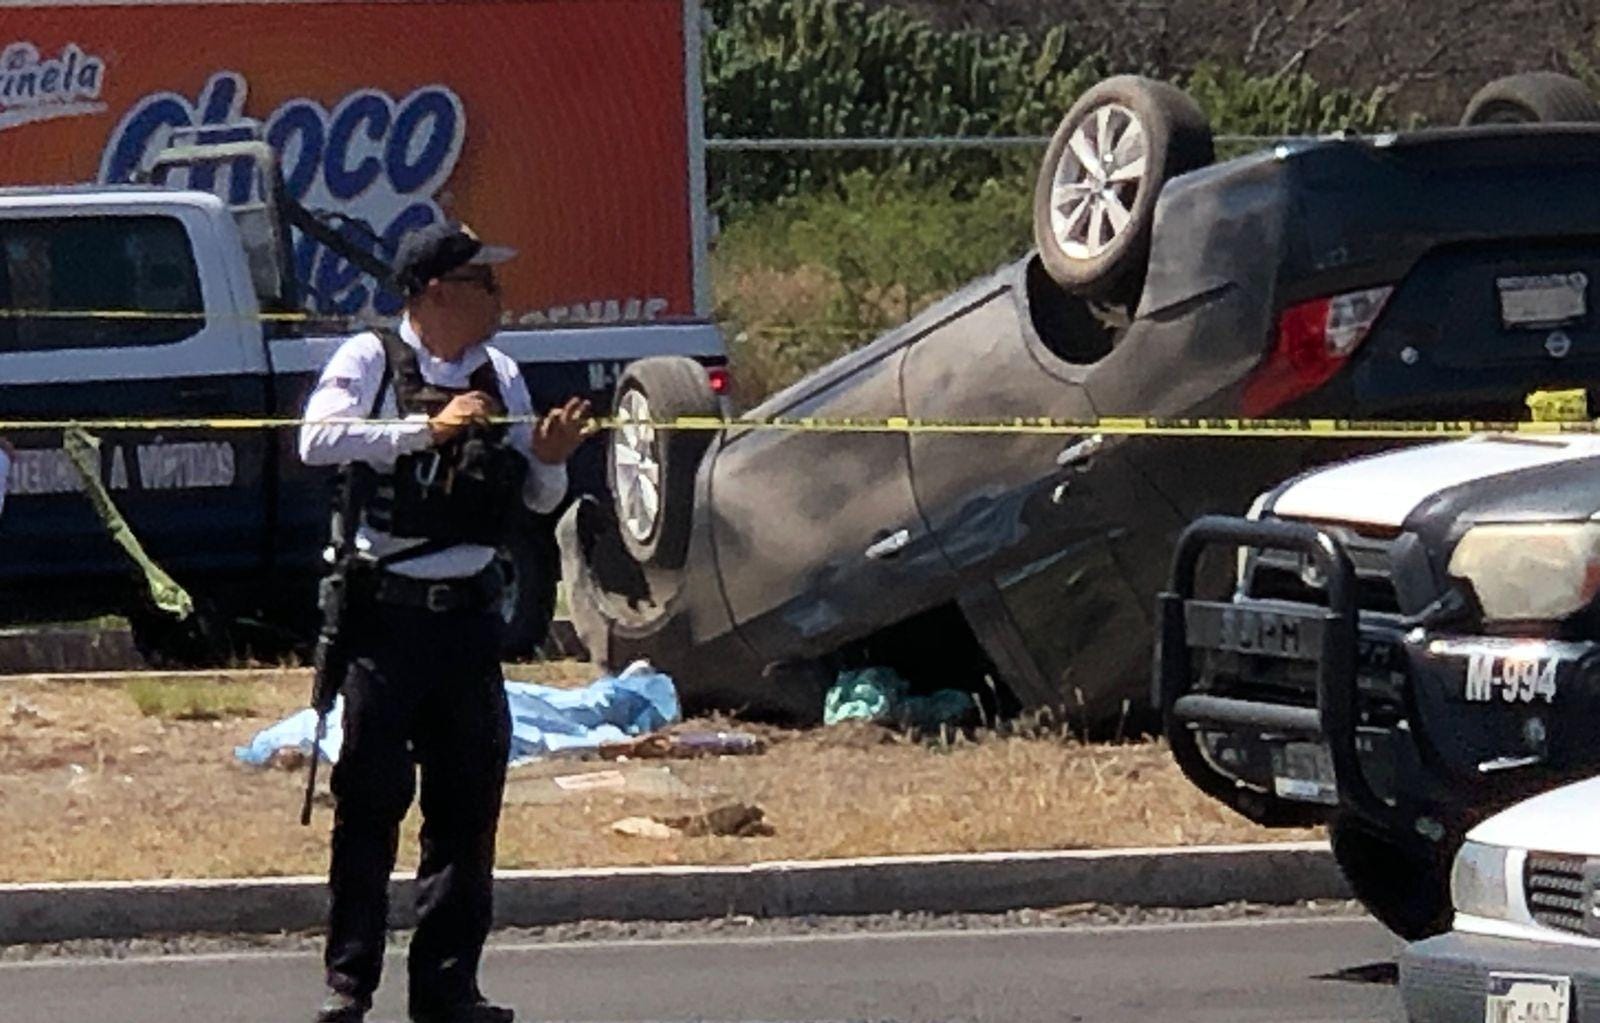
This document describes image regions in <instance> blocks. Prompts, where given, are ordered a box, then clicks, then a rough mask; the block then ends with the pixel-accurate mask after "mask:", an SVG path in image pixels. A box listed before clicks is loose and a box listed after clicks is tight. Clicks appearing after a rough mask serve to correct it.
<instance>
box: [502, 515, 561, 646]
mask: <svg viewBox="0 0 1600 1023" xmlns="http://www.w3.org/2000/svg"><path fill="white" fill-rule="evenodd" d="M495 562H496V564H497V565H498V566H499V568H500V572H501V574H502V575H503V576H504V578H505V593H504V596H503V597H502V599H501V604H500V609H499V612H500V621H501V633H500V656H501V657H502V658H505V659H507V660H518V659H522V658H527V657H533V656H534V655H536V654H537V653H538V652H539V649H540V647H542V646H543V645H544V641H545V639H546V638H548V637H549V635H550V623H551V621H553V620H554V619H555V613H556V583H557V581H558V580H559V579H560V575H561V553H560V551H558V550H557V549H556V542H555V536H554V533H553V532H552V530H551V529H550V527H549V526H547V525H545V524H544V523H543V522H541V521H539V520H532V519H530V520H526V521H523V522H519V523H518V524H517V526H516V528H515V529H513V530H512V533H511V536H510V537H509V538H508V539H507V540H506V542H505V543H504V544H503V545H502V546H501V547H500V549H499V551H498V552H496V555H495Z"/></svg>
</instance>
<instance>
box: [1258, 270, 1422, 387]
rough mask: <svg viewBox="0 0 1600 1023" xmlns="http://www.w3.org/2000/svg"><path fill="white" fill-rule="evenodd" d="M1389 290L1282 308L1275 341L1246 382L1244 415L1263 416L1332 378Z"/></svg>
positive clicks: (1364, 336)
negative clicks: (1263, 360) (1264, 359)
mask: <svg viewBox="0 0 1600 1023" xmlns="http://www.w3.org/2000/svg"><path fill="white" fill-rule="evenodd" d="M1392 294H1394V288H1392V287H1384V288H1365V289H1363V290H1361V291H1349V292H1346V293H1345V294H1343V295H1334V296H1332V297H1330V298H1314V299H1312V300H1311V301H1309V302H1301V303H1300V304H1299V305H1294V306H1290V307H1289V308H1288V309H1285V310H1284V311H1283V315H1282V316H1280V317H1278V339H1277V343H1276V344H1274V345H1273V348H1272V351H1271V353H1270V354H1268V356H1267V359H1266V361H1265V362H1263V363H1262V364H1261V366H1260V367H1259V368H1258V369H1257V370H1256V371H1255V372H1254V373H1253V374H1251V376H1250V379H1249V380H1247V381H1245V385H1244V414H1245V415H1247V416H1259V415H1263V414H1265V413H1267V412H1270V411H1272V410H1273V409H1275V408H1279V407H1281V406H1283V405H1286V404H1288V403H1289V402H1291V401H1293V400H1294V399H1296V398H1299V397H1302V396H1304V395H1306V394H1309V393H1311V392H1312V391H1314V390H1316V389H1317V388H1319V387H1321V386H1322V385H1323V384H1325V383H1327V382H1328V381H1329V380H1331V379H1332V378H1333V375H1334V374H1335V373H1337V372H1339V370H1340V368H1341V367H1343V366H1344V364H1345V362H1346V361H1347V360H1348V359H1349V358H1350V355H1351V353H1352V352H1354V351H1355V350H1356V348H1357V346H1359V345H1360V344H1361V342H1363V341H1365V340H1366V339H1367V334H1369V333H1370V332H1371V331H1372V325H1373V324H1374V323H1376V322H1377V320H1378V314H1379V313H1381V312H1383V307H1384V303H1386V302H1388V301H1389V296H1390V295H1392Z"/></svg>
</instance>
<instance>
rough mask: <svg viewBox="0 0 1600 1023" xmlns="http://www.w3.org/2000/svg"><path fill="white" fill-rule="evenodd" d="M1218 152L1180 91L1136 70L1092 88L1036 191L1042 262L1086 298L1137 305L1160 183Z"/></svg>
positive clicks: (1051, 151)
mask: <svg viewBox="0 0 1600 1023" xmlns="http://www.w3.org/2000/svg"><path fill="white" fill-rule="evenodd" d="M1213 159H1215V150H1214V147H1213V145H1212V138H1211V126H1210V124H1209V123H1208V122H1207V120H1206V116H1205V114H1204V113H1202V112H1201V110H1200V108H1199V107H1198V106H1197V105H1196V104H1195V102H1194V100H1192V99H1190V98H1189V97H1188V96H1187V95H1186V94H1184V93H1183V92H1182V91H1181V90H1179V89H1176V88H1174V87H1172V86H1171V85H1168V84H1166V83H1165V82H1157V81H1153V80H1151V79H1148V78H1140V77H1137V76H1134V75H1119V76H1117V77H1115V78H1108V79H1106V80H1105V81H1103V82H1101V83H1100V84H1098V85H1096V86H1094V87H1093V88H1091V89H1089V90H1088V91H1087V92H1085V93H1084V94H1083V95H1082V96H1081V97H1080V98H1079V99H1078V101H1077V102H1076V103H1074V104H1073V105H1072V109H1071V110H1069V111H1067V115H1066V116H1065V117H1064V118H1062V120H1061V124H1060V126H1059V127H1057V128H1056V132H1055V135H1054V136H1053V137H1052V138H1051V140H1050V145H1049V148H1048V149H1046V150H1045V156H1044V162H1043V165H1042V166H1041V168H1040V171H1039V178H1038V183H1037V185H1036V187H1035V189H1034V198H1033V234H1034V242H1035V244H1036V245H1037V246H1038V248H1039V257H1040V260H1041V262H1042V263H1043V264H1044V267H1045V270H1046V271H1047V272H1048V273H1049V274H1050V277H1051V278H1052V279H1053V280H1054V281H1055V282H1056V283H1057V284H1059V285H1060V286H1062V287H1063V288H1066V289H1068V290H1070V291H1073V292H1075V293H1077V294H1080V295H1082V296H1084V297H1085V298H1096V299H1104V300H1111V301H1116V302H1119V303H1122V304H1127V305H1131V304H1133V303H1134V302H1136V301H1137V298H1138V295H1139V291H1140V289H1141V288H1142V286H1143V280H1144V270H1145V264H1146V260H1147V258H1148V256H1149V249H1150V233H1151V229H1152V227H1153V226H1154V223H1155V209H1156V200H1157V198H1158V197H1159V196H1160V194H1161V189H1162V187H1163V186H1164V185H1165V184H1166V183H1167V182H1168V181H1170V180H1172V179H1173V178H1175V177H1177V176H1178V175H1180V174H1185V173H1187V172H1189V171H1192V170H1196V169H1198V168H1200V167H1204V166H1205V165H1207V164H1209V163H1211V162H1212V160H1213Z"/></svg>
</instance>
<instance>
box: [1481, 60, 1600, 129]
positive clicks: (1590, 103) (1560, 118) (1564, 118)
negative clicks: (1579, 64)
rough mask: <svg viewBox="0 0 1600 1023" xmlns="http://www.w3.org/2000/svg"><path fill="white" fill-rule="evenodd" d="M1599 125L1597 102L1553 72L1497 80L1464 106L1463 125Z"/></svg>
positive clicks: (1585, 89) (1575, 83) (1581, 87)
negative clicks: (1594, 123)
mask: <svg viewBox="0 0 1600 1023" xmlns="http://www.w3.org/2000/svg"><path fill="white" fill-rule="evenodd" d="M1589 121H1600V102H1597V101H1596V100H1595V96H1594V93H1592V92H1590V91H1589V87H1588V86H1586V85H1584V84H1583V83H1582V82H1580V81H1578V80H1577V79H1576V78H1569V77H1567V76H1566V75H1561V74H1556V73H1555V72H1553V71H1532V72H1529V73H1527V74H1521V75H1510V76H1508V77H1506V78H1497V79H1495V80H1494V81H1492V82H1490V83H1489V84H1488V85H1485V86H1484V87H1483V88H1481V89H1479V90H1478V91H1477V93H1476V94H1474V95H1473V97H1472V99H1471V100H1469V101H1468V102H1467V112H1466V113H1465V114H1464V115H1463V116H1462V118H1461V123H1462V124H1464V125H1474V124H1534V123H1545V124H1556V123H1561V122H1568V123H1581V122H1589Z"/></svg>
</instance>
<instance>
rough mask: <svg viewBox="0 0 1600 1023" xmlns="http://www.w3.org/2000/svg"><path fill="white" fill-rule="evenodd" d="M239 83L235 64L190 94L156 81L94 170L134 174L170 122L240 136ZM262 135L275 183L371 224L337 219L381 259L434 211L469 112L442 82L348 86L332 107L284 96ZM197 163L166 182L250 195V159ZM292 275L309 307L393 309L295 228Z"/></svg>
mask: <svg viewBox="0 0 1600 1023" xmlns="http://www.w3.org/2000/svg"><path fill="white" fill-rule="evenodd" d="M249 91H250V88H249V82H248V81H247V79H246V78H245V76H244V75H242V74H240V73H238V72H236V71H219V72H217V73H215V74H213V75H212V76H211V78H210V79H209V80H208V81H207V82H206V84H205V86H204V87H203V88H202V89H201V90H200V93H199V95H198V96H197V97H196V98H195V99H194V100H193V101H191V100H190V99H189V98H188V97H186V96H182V95H179V94H178V93H175V92H157V93H152V94H150V95H148V96H145V97H143V98H142V99H140V100H139V101H137V102H136V103H134V104H133V105H132V106H131V107H130V108H129V109H128V111H127V113H125V114H124V115H123V117H122V119H121V121H119V122H118V124H117V125H116V127H115V128H113V129H112V131H111V135H110V137H109V138H108V139H107V141H106V144H105V149H104V150H103V152H102V154H101V166H100V180H101V181H103V182H106V183H108V184H117V183H124V182H127V181H130V180H132V179H133V177H134V175H135V174H136V173H137V172H138V171H139V169H140V168H141V166H142V165H143V164H144V162H145V161H146V160H147V159H148V158H149V157H150V156H151V155H152V154H153V153H155V152H157V151H159V150H160V149H162V148H164V147H165V146H166V145H167V143H168V141H169V139H170V138H171V135H172V131H173V129H184V128H215V129H217V130H216V131H215V132H212V131H208V132H206V133H205V135H204V140H205V141H207V142H222V141H235V140H238V139H244V138H247V137H249V132H250V129H249V127H248V125H246V124H245V123H244V122H245V121H246V119H247V118H249V117H250V116H251V115H250V114H249V113H247V111H246V103H247V100H248V99H249ZM262 123H263V128H264V132H265V138H266V141H267V142H268V143H269V144H271V145H272V147H273V148H274V149H276V150H277V151H278V153H279V154H280V159H281V161H282V166H283V176H284V187H285V190H286V191H288V193H289V194H290V195H291V196H293V197H294V198H295V199H296V200H297V201H299V202H300V203H302V204H303V205H305V206H306V207H308V208H310V209H312V210H330V211H337V212H339V213H341V214H343V215H345V216H347V217H350V218H354V219H355V220H357V221H359V222H361V223H362V224H364V225H365V226H366V227H367V228H370V230H371V233H372V234H373V235H375V236H376V238H372V237H363V231H362V229H361V228H359V227H355V226H350V225H347V226H346V227H345V228H343V230H344V231H345V233H346V236H347V237H350V238H352V239H354V240H356V241H357V242H358V243H359V244H360V245H361V246H362V247H363V248H365V249H366V250H367V251H369V252H370V251H374V250H375V249H381V250H383V251H382V255H383V258H384V259H385V261H387V260H388V259H389V258H390V257H391V256H392V251H393V248H394V245H395V243H396V242H397V241H398V239H399V238H400V236H401V235H403V234H404V233H406V232H408V231H411V230H415V229H416V228H418V227H422V226H425V225H427V224H430V223H433V222H434V221H436V220H439V219H441V218H442V216H443V211H442V209H441V207H440V205H439V203H438V201H437V199H436V196H437V195H438V193H439V191H440V189H441V188H442V187H443V185H444V183H445V182H446V181H447V180H449V178H450V175H451V174H452V173H454V171H455V169H456V164H457V163H458V162H459V161H460V158H461V150H462V145H463V143H464V141H465V138H466V130H467V114H466V108H465V106H464V105H463V104H462V102H461V98H460V97H459V96H458V95H457V94H456V93H455V91H454V90H452V89H450V88H448V87H447V86H444V85H426V86H422V87H420V88H418V89H415V90H414V91H412V92H410V93H409V94H407V95H405V96H402V97H399V98H396V97H394V96H391V95H389V94H388V93H386V92H383V91H381V90H378V89H356V90H353V91H351V92H349V93H347V94H345V95H344V96H343V97H342V98H341V99H339V100H338V101H337V102H336V103H335V104H334V105H333V107H332V108H331V109H330V108H328V107H325V106H323V105H322V104H321V103H320V102H318V101H317V100H314V99H310V98H306V97H300V98H296V99H291V100H288V101H287V102H284V103H282V104H280V105H279V106H278V107H277V108H276V109H275V110H273V111H271V112H270V113H269V114H267V115H266V117H265V118H264V120H263V122H262ZM218 171H219V169H218V168H214V167H199V168H195V169H194V170H192V171H191V172H189V173H188V174H187V175H186V176H180V175H177V174H174V175H173V177H172V178H171V179H169V181H170V183H175V184H184V185H187V186H188V187H191V188H197V189H200V190H202V191H211V192H216V193H217V194H218V195H221V196H223V197H224V198H226V199H228V201H230V202H235V203H237V202H244V201H247V200H248V199H249V198H250V195H251V189H252V181H251V177H252V174H253V171H252V169H251V168H250V167H249V166H247V165H245V164H242V163H241V164H239V165H235V166H233V167H230V168H226V169H224V170H222V172H221V173H219V172H218ZM294 262H295V271H296V276H297V277H298V278H299V280H300V282H301V284H302V285H303V286H304V287H305V289H306V291H307V292H308V294H309V304H310V305H311V306H312V307H313V308H314V309H315V311H317V312H319V313H324V314H328V315H336V316H352V315H363V316H370V315H373V314H376V315H379V316H394V315H396V314H397V313H398V312H399V310H400V298H399V296H397V295H395V294H393V293H390V292H387V291H380V290H379V289H377V288H375V287H374V286H373V283H372V281H371V280H370V279H368V278H366V277H365V276H363V275H362V274H361V272H360V271H358V270H357V269H356V268H355V267H354V266H352V265H351V264H350V263H349V262H348V261H347V260H345V259H343V258H340V257H338V256H336V255H334V254H333V253H332V252H330V251H328V250H327V248H326V247H325V246H323V245H321V244H319V243H317V242H315V241H312V240H310V239H307V238H304V237H301V236H299V233H298V232H296V242H295V247H294Z"/></svg>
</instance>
